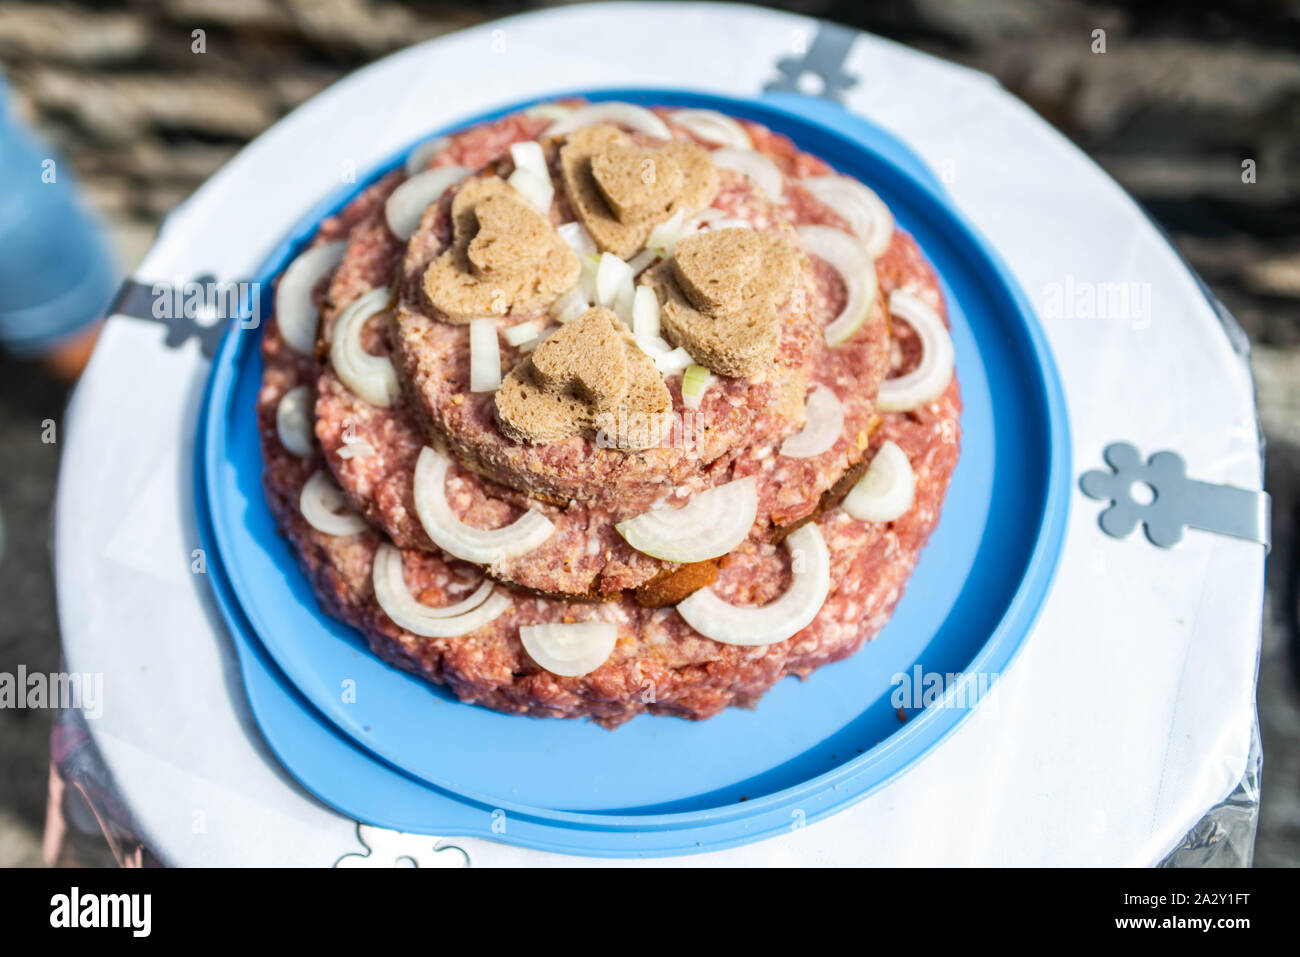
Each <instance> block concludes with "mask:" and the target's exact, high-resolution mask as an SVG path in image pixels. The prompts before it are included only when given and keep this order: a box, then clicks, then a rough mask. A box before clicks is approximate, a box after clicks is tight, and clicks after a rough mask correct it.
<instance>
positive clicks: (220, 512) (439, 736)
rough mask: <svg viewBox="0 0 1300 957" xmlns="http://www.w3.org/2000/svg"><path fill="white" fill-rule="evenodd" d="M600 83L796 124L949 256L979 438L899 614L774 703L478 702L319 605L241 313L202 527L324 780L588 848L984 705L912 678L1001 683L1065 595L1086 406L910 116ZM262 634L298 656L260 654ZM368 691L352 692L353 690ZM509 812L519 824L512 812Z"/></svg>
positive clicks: (714, 809)
mask: <svg viewBox="0 0 1300 957" xmlns="http://www.w3.org/2000/svg"><path fill="white" fill-rule="evenodd" d="M579 95H586V96H588V98H590V99H594V100H600V99H619V100H629V101H633V102H640V103H646V104H655V103H657V104H666V105H681V106H691V107H700V108H711V109H718V110H722V111H723V112H726V113H730V114H732V115H737V116H743V117H749V118H752V119H754V120H757V121H758V122H761V123H764V124H765V125H767V126H769V127H771V128H772V129H775V130H777V131H779V132H782V133H785V134H786V135H788V136H790V137H791V138H792V139H793V140H794V141H795V142H796V143H797V144H798V145H799V146H800V147H801V148H803V149H805V150H807V151H809V152H811V153H813V154H815V155H818V156H821V157H822V158H824V159H826V160H827V161H828V162H830V163H831V164H832V165H834V166H835V167H836V168H838V169H839V170H841V171H843V172H845V173H848V174H850V175H853V176H856V177H858V178H859V179H861V180H862V181H864V182H865V183H867V184H868V185H870V186H871V187H872V188H873V189H875V190H876V191H877V192H878V193H879V194H880V195H881V197H882V198H883V199H884V200H885V201H886V202H887V203H888V204H889V206H890V208H891V209H892V210H893V211H894V214H895V216H896V218H897V220H898V222H899V225H900V226H901V227H902V228H903V229H905V230H906V231H908V232H909V233H911V234H912V235H913V236H914V237H915V238H916V240H917V242H918V243H919V244H920V246H921V248H922V250H923V251H924V252H925V254H926V256H927V257H928V258H929V259H930V261H931V262H932V263H933V264H934V265H935V267H936V269H937V270H938V272H939V275H940V276H941V277H942V281H943V285H944V294H945V296H946V297H947V301H948V309H949V315H950V317H951V321H952V327H953V333H952V334H953V341H954V345H955V348H956V352H957V372H958V377H959V379H960V381H961V386H962V398H963V403H964V406H965V410H964V412H963V416H962V429H963V438H962V455H961V459H960V462H959V464H958V467H957V470H956V473H955V474H954V477H953V482H952V485H951V487H950V489H949V492H948V498H947V502H946V504H945V506H944V511H943V517H942V519H941V521H940V524H939V527H938V529H937V530H936V532H935V534H934V536H933V537H932V539H931V542H930V545H929V546H928V547H927V549H926V550H925V552H924V553H923V555H922V559H921V561H920V563H919V564H918V567H917V570H916V573H915V574H914V575H913V578H912V580H911V582H910V584H909V585H908V588H907V591H906V593H905V595H904V597H903V600H902V601H901V602H900V603H899V606H898V608H897V610H896V612H895V614H894V616H893V619H892V620H891V621H890V623H889V625H888V626H887V627H886V628H885V630H884V631H883V632H882V633H881V634H880V635H879V636H878V637H877V639H876V640H875V641H874V642H872V643H870V644H868V645H867V646H866V647H865V648H864V649H863V650H862V651H861V652H859V653H858V654H857V655H855V656H853V657H852V658H850V659H848V660H847V661H845V662H841V663H839V664H836V665H832V666H829V667H826V668H823V669H821V670H819V671H818V672H816V673H815V674H814V675H813V676H812V677H811V678H810V679H808V681H806V682H799V681H797V680H787V681H783V682H780V683H779V684H778V685H777V686H776V687H775V688H773V689H772V691H771V692H769V693H768V695H766V696H765V697H764V698H763V700H762V702H761V703H760V704H759V706H758V708H757V709H755V710H753V711H743V710H736V709H731V710H728V711H727V712H725V713H724V714H722V715H719V716H718V717H716V718H713V719H711V720H709V721H707V722H702V723H694V722H687V721H682V720H678V719H673V718H656V717H649V716H643V717H639V718H636V719H634V720H633V721H631V722H629V723H628V724H627V725H625V726H623V727H622V728H620V729H618V730H617V731H615V732H608V731H604V730H602V729H600V728H599V727H596V726H595V725H592V724H590V723H587V722H579V721H559V720H554V719H529V718H520V717H515V716H508V715H502V714H497V713H496V712H492V711H489V710H486V709H483V708H479V707H474V706H470V705H464V704H461V703H459V702H458V701H456V700H455V698H454V697H453V696H451V695H450V694H449V693H447V692H444V691H442V690H441V689H437V688H432V687H430V686H429V685H428V684H426V683H425V682H424V681H422V680H420V679H417V678H414V677H412V676H409V675H406V674H403V673H402V672H399V671H396V670H395V669H392V668H390V667H389V666H387V665H385V664H383V663H382V662H381V661H379V660H378V659H377V658H375V657H374V656H373V655H371V654H370V652H369V651H368V649H367V648H366V645H365V642H364V640H363V639H362V637H361V636H360V635H359V634H357V633H356V632H354V631H352V630H351V629H349V628H347V627H346V626H344V625H342V624H340V623H338V622H336V621H334V620H333V619H331V618H329V617H328V616H326V615H325V614H324V613H323V612H321V611H320V609H319V606H318V605H317V602H316V599H315V597H314V596H313V594H312V592H311V589H310V587H309V585H308V583H307V580H306V578H305V577H304V576H303V575H302V574H301V572H300V571H299V569H298V566H297V562H296V560H295V558H294V556H293V554H292V552H291V550H290V548H289V546H288V544H287V543H286V542H285V541H284V539H282V538H281V537H280V536H279V534H278V533H277V532H276V529H275V522H274V519H273V518H272V516H271V513H270V510H269V508H268V507H267V506H266V504H265V502H264V500H263V497H262V489H261V465H262V461H261V452H260V449H259V445H258V437H257V428H256V422H255V418H254V415H253V412H252V410H253V406H254V401H255V397H256V394H257V390H258V387H259V384H260V380H261V363H260V360H259V357H258V349H257V339H258V332H257V331H256V330H246V329H242V328H240V327H239V326H238V325H237V324H236V325H232V328H231V330H230V332H229V333H228V335H227V336H226V339H225V340H224V342H223V344H222V347H221V349H220V351H219V353H218V355H217V357H216V360H215V361H214V364H213V369H212V375H211V380H210V382H209V385H208V395H207V399H206V402H205V404H204V417H203V422H202V426H201V428H202V431H201V433H200V442H199V443H198V462H197V472H198V476H199V482H200V487H199V489H198V492H199V495H198V500H199V502H200V511H201V512H204V515H203V516H202V523H203V527H204V529H205V531H204V538H205V545H207V547H208V551H209V555H210V556H212V557H213V558H215V562H213V563H212V564H216V565H217V566H218V569H217V574H216V575H214V578H216V579H217V582H218V598H219V599H220V602H221V605H222V608H223V612H224V614H225V616H226V618H227V621H228V623H229V624H230V627H231V629H232V631H234V632H235V634H236V638H237V640H238V641H239V644H240V647H241V650H242V651H244V652H245V653H244V667H245V678H246V682H247V684H248V686H249V692H250V697H251V699H252V700H253V705H254V708H255V709H256V710H257V712H258V715H259V719H260V720H261V721H262V722H263V727H264V730H266V733H267V736H268V739H269V740H270V741H271V743H272V746H273V747H274V748H275V749H276V750H277V753H279V754H280V756H281V758H282V759H283V760H284V761H285V762H286V764H287V765H288V766H289V767H290V769H291V770H292V771H294V773H296V774H297V775H298V776H299V777H300V779H302V780H303V782H304V783H305V784H306V785H307V787H308V788H309V789H310V790H312V791H313V792H315V793H316V794H318V795H319V796H320V797H321V798H323V799H324V800H326V801H327V802H329V803H331V804H334V805H335V806H337V807H339V808H340V809H341V810H344V811H346V812H347V813H349V814H351V815H353V816H355V817H357V818H359V819H361V820H365V821H368V822H371V823H375V824H380V825H383V826H389V827H399V828H402V829H405V830H419V831H428V832H431V833H439V834H462V833H467V834H474V835H476V836H481V837H486V838H495V839H501V840H507V841H512V842H516V843H520V844H524V845H527V846H534V847H543V848H546V849H550V850H561V851H567V852H572V853H583V854H597V855H601V854H603V855H631V854H666V853H683V852H689V851H699V850H706V849H716V848H719V847H723V846H727V845H731V844H735V843H739V842H743V841H746V840H753V839H755V838H758V837H761V836H764V835H767V834H771V833H774V832H776V831H779V830H782V829H786V828H788V827H790V825H791V822H792V820H793V821H795V822H800V821H811V820H814V819H816V818H817V817H820V816H823V815H825V814H829V813H831V812H833V811H834V810H836V809H838V808H841V807H843V806H844V805H845V804H847V803H850V802H852V801H854V800H857V799H859V798H861V797H863V796H864V795H866V794H868V793H870V792H871V791H872V790H874V789H876V788H878V787H880V786H881V785H882V784H884V783H885V782H887V781H888V780H889V779H890V778H892V777H893V776H895V775H897V774H899V773H900V772H901V771H903V770H904V769H905V768H907V767H908V766H909V765H910V764H912V763H914V762H915V761H916V760H918V759H919V758H920V757H921V756H922V755H924V754H925V753H926V752H927V751H929V750H930V749H931V748H933V747H934V746H935V745H936V744H938V743H939V741H940V740H942V739H943V737H944V736H945V735H946V734H948V733H949V732H951V731H952V729H953V728H955V727H956V726H957V724H958V723H959V722H960V721H961V720H962V719H963V718H964V717H965V715H966V714H967V713H969V709H967V708H962V707H944V706H931V707H926V708H924V709H912V713H911V714H910V715H909V717H910V720H908V721H907V722H906V723H905V724H904V723H901V722H900V721H899V717H898V714H897V709H896V706H895V704H894V702H893V701H891V696H892V693H893V691H894V690H895V687H896V686H897V685H896V681H895V676H897V675H900V674H908V675H911V674H913V673H914V670H913V669H914V667H915V666H920V668H921V669H922V672H923V673H927V674H929V673H937V674H941V675H949V674H958V675H964V676H965V678H964V679H963V681H975V680H980V681H988V680H993V679H994V678H995V677H996V675H997V674H998V673H1000V672H1001V671H1003V670H1004V669H1005V668H1006V667H1007V665H1008V664H1009V663H1010V661H1011V659H1012V657H1013V656H1014V654H1015V652H1016V651H1017V650H1018V649H1019V647H1020V645H1021V643H1022V642H1023V641H1024V639H1025V637H1026V636H1027V634H1028V632H1029V628H1030V626H1031V625H1032V623H1033V620H1034V618H1035V616H1036V614H1037V612H1038V609H1039V607H1040V605H1041V602H1042V599H1043V597H1044V595H1045V594H1046V591H1047V589H1048V586H1049V584H1050V582H1051V578H1052V574H1053V571H1054V569H1055V565H1056V560H1057V556H1058V553H1059V550H1060V545H1061V540H1062V537H1063V535H1064V529H1065V522H1066V517H1067V508H1068V500H1069V469H1070V463H1069V437H1068V427H1067V423H1066V417H1065V406H1064V401H1063V397H1062V393H1061V388H1060V383H1059V381H1058V379H1057V376H1056V371H1055V368H1054V366H1053V363H1052V360H1051V356H1050V354H1049V352H1048V349H1047V346H1046V344H1045V342H1044V340H1043V337H1042V333H1041V331H1040V330H1039V328H1038V326H1037V323H1036V320H1035V319H1034V316H1033V314H1032V311H1031V310H1030V308H1029V306H1028V304H1027V303H1026V301H1025V298H1024V295H1023V293H1021V292H1020V290H1019V289H1018V287H1017V286H1016V284H1015V281H1014V280H1013V278H1012V277H1011V274H1010V272H1009V271H1008V270H1007V268H1006V267H1005V266H1004V265H1003V264H1002V262H1001V261H1000V260H999V259H998V257H997V255H996V254H995V253H994V252H993V251H992V250H991V249H990V248H989V247H988V246H987V244H986V243H985V242H984V241H983V239H982V238H981V237H980V236H979V235H978V234H977V233H976V232H975V231H974V230H973V229H972V228H971V227H970V226H969V225H968V224H967V223H966V222H965V220H964V219H963V218H962V217H961V215H960V214H959V213H958V212H957V211H956V210H955V209H953V207H952V206H951V203H950V201H949V200H948V198H947V196H946V194H945V193H944V191H943V189H942V187H941V186H940V185H939V184H938V182H937V181H936V180H935V179H934V177H933V176H932V175H931V174H930V173H929V172H928V171H927V170H926V169H925V167H924V166H923V165H922V164H921V163H920V162H919V160H918V159H917V158H916V157H915V155H914V154H912V153H911V151H910V150H908V149H907V148H906V147H904V146H903V145H902V144H900V143H899V142H898V141H897V140H895V139H894V138H893V137H891V136H890V135H888V134H886V133H885V132H883V131H882V130H880V129H878V128H876V127H874V126H872V125H871V124H869V123H867V122H866V121H864V120H862V119H860V118H858V117H854V116H851V115H850V114H848V113H846V112H844V111H843V110H842V109H840V108H839V107H838V106H836V105H834V104H831V103H827V102H824V101H820V100H811V99H807V98H804V97H798V96H789V95H777V96H765V97H763V98H761V99H755V100H745V99H734V98H729V97H722V96H716V95H704V94H692V93H682V92H673V91H663V90H613V91H604V92H600V93H584V94H579ZM547 98H548V99H550V98H551V97H547ZM528 102H532V101H528ZM526 105H528V104H527V102H525V103H518V104H513V105H511V106H509V107H506V108H503V109H501V110H497V111H494V112H492V113H491V114H488V115H484V116H479V117H475V118H472V119H469V120H467V121H466V123H465V124H463V125H465V126H468V125H472V124H476V123H481V122H483V121H485V120H489V119H492V118H494V117H496V116H500V115H502V114H504V113H507V112H511V111H514V110H517V109H519V108H521V107H522V106H526ZM404 155H405V154H404V153H403V154H402V155H399V156H395V157H393V158H392V160H391V162H388V163H385V164H383V165H382V166H381V167H380V168H377V169H376V170H374V171H373V173H372V175H371V176H370V177H367V178H366V179H365V180H364V181H363V182H361V183H358V184H356V185H354V186H351V187H349V188H348V189H347V190H346V191H341V192H340V193H338V194H337V195H335V196H332V197H330V198H329V199H328V200H327V201H326V202H324V203H322V204H321V205H320V206H319V207H318V208H317V209H315V210H313V211H311V212H310V213H309V214H308V215H307V216H306V217H305V218H304V219H303V221H302V222H301V223H300V224H299V226H298V227H297V228H296V229H295V230H294V231H293V233H292V235H291V236H290V237H289V238H288V239H286V241H285V242H284V243H283V244H282V245H281V247H280V248H279V249H277V250H276V252H275V253H274V254H273V255H272V256H271V258H270V260H269V261H268V262H267V263H266V264H265V267H264V269H263V270H262V272H261V274H260V275H259V276H258V277H256V278H257V279H258V280H259V281H263V282H265V281H269V280H270V279H271V277H273V276H274V275H275V274H276V273H278V272H279V271H280V270H281V269H283V267H284V266H285V265H286V264H287V263H288V262H289V261H290V260H291V259H292V257H293V256H294V255H295V254H296V253H297V251H298V250H299V249H300V248H301V246H302V245H303V244H304V243H305V242H306V241H307V240H308V239H309V238H310V236H311V235H312V233H313V232H314V231H315V228H316V224H317V223H319V222H320V220H321V219H322V218H324V217H325V216H326V215H329V214H330V213H332V212H334V211H336V210H337V209H338V208H340V207H341V206H343V205H344V204H345V203H346V202H347V201H348V200H349V199H351V198H352V197H353V196H354V195H355V194H356V193H357V192H358V191H359V190H360V189H362V188H364V186H365V185H367V184H368V183H369V182H371V181H373V179H375V178H377V177H378V176H380V175H382V174H383V173H384V172H386V171H387V170H388V169H391V168H392V167H393V166H395V165H397V164H398V163H399V162H400V161H401V160H402V159H403V158H404ZM205 509H206V512H205ZM259 643H260V647H261V648H264V649H265V651H266V652H267V653H269V656H270V658H271V659H273V660H274V662H275V667H272V666H271V665H270V662H269V661H266V660H265V659H263V658H262V657H261V655H260V651H259V652H258V653H256V654H255V653H254V650H255V649H257V648H258V646H259ZM286 682H287V683H286ZM345 688H348V689H355V700H352V697H351V695H345V694H344V693H343V691H344V689H345ZM965 693H966V690H965V689H964V688H963V687H962V683H961V682H958V683H957V684H956V685H953V686H950V687H949V688H948V696H949V700H951V699H952V697H953V696H960V695H964V694H965ZM308 703H309V706H308ZM339 732H342V735H340V734H339ZM349 739H350V740H349ZM354 744H357V745H360V746H361V748H362V749H364V750H358V749H357V748H356V747H354ZM327 755H328V757H326V756H327ZM376 758H378V759H380V760H375V759H376ZM502 821H509V822H510V823H509V825H508V826H506V827H505V829H504V831H503V830H502V829H501V822H502ZM494 824H495V827H494Z"/></svg>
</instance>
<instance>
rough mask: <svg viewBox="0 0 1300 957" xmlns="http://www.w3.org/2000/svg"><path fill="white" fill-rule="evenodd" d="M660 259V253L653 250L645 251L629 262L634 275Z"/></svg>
mask: <svg viewBox="0 0 1300 957" xmlns="http://www.w3.org/2000/svg"><path fill="white" fill-rule="evenodd" d="M658 258H659V253H657V252H656V251H655V250H653V249H643V250H641V251H640V252H639V253H637V254H636V255H635V256H633V257H632V258H631V259H629V260H628V261H627V264H628V266H629V267H631V269H632V272H633V273H640V272H641V271H642V270H643V269H645V268H646V267H647V266H649V265H650V264H651V263H653V262H654V261H655V260H656V259H658Z"/></svg>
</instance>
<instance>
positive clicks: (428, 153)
mask: <svg viewBox="0 0 1300 957" xmlns="http://www.w3.org/2000/svg"><path fill="white" fill-rule="evenodd" d="M450 145H451V137H449V136H435V137H434V138H433V139H431V140H429V141H428V142H425V143H421V144H420V145H419V146H417V147H415V149H413V150H411V152H410V153H408V154H407V156H406V175H407V176H408V177H411V176H414V175H415V174H416V173H419V172H420V171H422V170H423V169H424V168H425V167H426V166H428V165H429V160H431V159H433V157H434V155H435V154H437V153H441V152H442V151H443V150H445V149H446V148H447V147H448V146H450Z"/></svg>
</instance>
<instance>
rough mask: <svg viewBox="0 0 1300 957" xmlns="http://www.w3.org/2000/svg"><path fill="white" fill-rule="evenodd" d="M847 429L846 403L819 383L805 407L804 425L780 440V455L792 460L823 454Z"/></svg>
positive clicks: (809, 396)
mask: <svg viewBox="0 0 1300 957" xmlns="http://www.w3.org/2000/svg"><path fill="white" fill-rule="evenodd" d="M843 431H844V406H842V405H841V404H840V400H839V399H838V398H836V397H835V393H834V392H832V391H831V390H830V389H828V388H827V387H826V386H824V385H818V386H816V387H815V388H814V389H813V390H812V392H811V393H810V394H809V395H808V404H807V405H806V406H805V407H804V424H803V428H802V429H800V430H799V431H798V432H796V433H795V434H794V435H792V436H790V437H789V438H787V439H786V440H785V441H784V442H782V443H781V454H782V455H784V456H785V457H786V458H790V459H810V458H812V457H813V456H814V455H821V454H822V453H823V452H825V451H826V450H828V449H830V448H832V447H833V446H834V445H835V443H836V442H838V441H839V438H840V434H841V433H842V432H843Z"/></svg>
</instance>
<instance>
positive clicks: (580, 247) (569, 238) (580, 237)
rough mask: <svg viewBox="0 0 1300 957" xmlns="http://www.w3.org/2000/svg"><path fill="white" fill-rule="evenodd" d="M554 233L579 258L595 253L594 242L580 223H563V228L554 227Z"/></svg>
mask: <svg viewBox="0 0 1300 957" xmlns="http://www.w3.org/2000/svg"><path fill="white" fill-rule="evenodd" d="M555 231H556V232H557V233H559V234H560V238H561V239H563V240H564V241H565V242H566V243H567V244H568V246H569V248H570V249H572V250H573V251H574V252H575V253H577V254H578V255H579V256H586V255H589V254H592V253H597V252H599V250H598V249H597V248H596V241H595V240H594V239H592V238H591V233H589V232H587V227H586V226H584V225H582V223H578V222H573V223H565V224H564V225H563V226H556V227H555Z"/></svg>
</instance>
